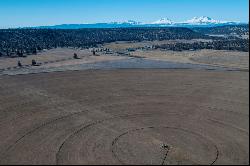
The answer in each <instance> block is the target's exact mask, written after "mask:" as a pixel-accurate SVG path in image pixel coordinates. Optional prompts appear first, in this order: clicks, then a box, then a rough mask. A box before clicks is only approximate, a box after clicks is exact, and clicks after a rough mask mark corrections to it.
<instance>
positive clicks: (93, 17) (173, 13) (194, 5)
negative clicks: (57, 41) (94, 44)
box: [0, 0, 249, 28]
mask: <svg viewBox="0 0 250 166" xmlns="http://www.w3.org/2000/svg"><path fill="white" fill-rule="evenodd" d="M248 5H249V1H248V0H0V28H9V27H24V26H38V25H55V24H71V23H77V24H78V23H94V22H111V21H125V20H135V21H141V22H147V23H149V22H153V21H156V20H158V19H160V18H165V17H166V18H170V19H171V20H174V21H184V20H187V19H190V18H192V17H194V16H209V17H211V18H214V19H217V20H228V21H229V20H230V21H231V20H232V21H243V22H248V19H249V17H248V13H249V9H248Z"/></svg>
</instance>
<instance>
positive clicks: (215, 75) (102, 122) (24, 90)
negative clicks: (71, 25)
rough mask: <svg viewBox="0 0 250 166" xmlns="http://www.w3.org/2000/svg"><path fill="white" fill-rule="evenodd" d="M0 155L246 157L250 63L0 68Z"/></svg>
mask: <svg viewBox="0 0 250 166" xmlns="http://www.w3.org/2000/svg"><path fill="white" fill-rule="evenodd" d="M0 103H1V104H0V140H1V141H0V164H249V73H248V72H218V71H198V70H156V69H155V70H132V69H131V70H111V71H108V70H106V71H101V70H99V71H91V70H90V71H77V72H58V73H46V74H28V75H17V76H0Z"/></svg>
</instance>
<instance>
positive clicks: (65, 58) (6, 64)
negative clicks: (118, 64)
mask: <svg viewBox="0 0 250 166" xmlns="http://www.w3.org/2000/svg"><path fill="white" fill-rule="evenodd" d="M74 53H76V54H77V55H78V57H79V58H81V59H77V60H76V59H74V58H73V55H74ZM32 59H34V60H36V61H37V62H38V63H42V65H41V66H43V67H51V66H52V67H53V66H68V65H75V64H81V63H93V62H100V61H105V60H114V59H122V58H121V57H114V56H108V55H107V56H105V57H103V56H102V57H100V56H92V52H91V50H88V49H73V48H56V49H51V50H46V51H43V52H40V53H38V54H37V55H28V56H27V57H24V58H22V57H18V58H0V69H4V68H13V67H16V66H17V62H18V60H20V61H21V63H22V65H31V61H32Z"/></svg>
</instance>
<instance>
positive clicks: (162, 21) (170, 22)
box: [152, 18, 173, 24]
mask: <svg viewBox="0 0 250 166" xmlns="http://www.w3.org/2000/svg"><path fill="white" fill-rule="evenodd" d="M152 24H173V21H172V20H170V19H169V18H161V19H160V20H157V21H155V22H152Z"/></svg>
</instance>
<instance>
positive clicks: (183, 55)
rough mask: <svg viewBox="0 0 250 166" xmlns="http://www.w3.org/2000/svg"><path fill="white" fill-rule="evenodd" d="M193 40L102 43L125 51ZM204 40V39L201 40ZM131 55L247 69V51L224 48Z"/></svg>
mask: <svg viewBox="0 0 250 166" xmlns="http://www.w3.org/2000/svg"><path fill="white" fill-rule="evenodd" d="M196 41H200V39H194V40H168V41H143V42H134V43H133V42H113V43H107V44H104V47H105V48H109V49H112V50H114V51H125V50H126V49H128V48H139V47H146V46H149V47H150V46H152V45H157V44H159V45H160V44H166V43H176V42H182V43H187V42H189V43H190V42H196ZM203 41H204V40H203ZM130 54H131V55H134V56H139V57H146V58H148V59H154V60H166V61H170V62H180V63H191V64H208V65H214V66H223V67H233V68H238V69H244V70H245V69H247V70H249V52H239V51H225V50H206V49H204V50H197V51H182V52H178V51H164V50H163V51H162V50H159V49H157V50H140V49H138V50H137V51H135V52H130Z"/></svg>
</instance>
